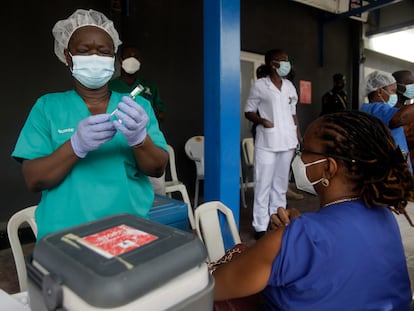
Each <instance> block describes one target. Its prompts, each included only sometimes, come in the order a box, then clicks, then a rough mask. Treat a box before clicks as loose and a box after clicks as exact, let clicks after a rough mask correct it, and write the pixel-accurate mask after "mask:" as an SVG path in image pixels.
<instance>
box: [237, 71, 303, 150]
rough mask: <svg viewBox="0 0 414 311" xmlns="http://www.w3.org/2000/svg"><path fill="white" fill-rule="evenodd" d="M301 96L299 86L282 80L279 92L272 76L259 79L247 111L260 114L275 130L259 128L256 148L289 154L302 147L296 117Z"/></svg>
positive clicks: (254, 85)
mask: <svg viewBox="0 0 414 311" xmlns="http://www.w3.org/2000/svg"><path fill="white" fill-rule="evenodd" d="M297 101H298V94H297V92H296V89H295V86H294V85H293V84H292V82H290V81H289V80H287V79H282V87H281V89H280V90H279V89H278V88H277V87H276V86H275V85H274V84H273V82H272V81H271V80H270V78H269V77H266V78H262V79H259V80H257V81H256V82H255V83H254V84H253V86H252V87H251V89H250V93H249V97H248V98H247V104H246V107H245V109H244V111H245V112H259V114H260V117H261V118H264V119H267V120H269V121H271V122H272V123H273V125H274V127H273V128H264V127H263V125H261V124H259V125H258V126H257V128H256V141H255V146H256V148H261V149H264V150H268V151H275V152H276V151H286V150H289V149H292V148H296V145H297V144H298V139H297V133H296V125H295V122H294V121H293V116H294V115H296V104H297Z"/></svg>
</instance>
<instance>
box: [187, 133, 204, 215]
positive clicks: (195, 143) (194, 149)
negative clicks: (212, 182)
mask: <svg viewBox="0 0 414 311" xmlns="http://www.w3.org/2000/svg"><path fill="white" fill-rule="evenodd" d="M184 149H185V153H186V154H187V156H188V157H189V158H190V159H191V160H193V161H194V163H195V166H196V174H197V176H196V181H195V193H194V209H197V205H198V195H199V184H200V180H204V136H193V137H191V138H189V139H188V140H187V142H186V143H185V146H184Z"/></svg>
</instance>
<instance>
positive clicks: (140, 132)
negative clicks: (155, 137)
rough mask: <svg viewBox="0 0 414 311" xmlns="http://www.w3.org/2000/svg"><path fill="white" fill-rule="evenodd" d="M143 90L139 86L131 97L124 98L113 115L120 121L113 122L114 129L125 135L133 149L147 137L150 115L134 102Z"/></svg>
mask: <svg viewBox="0 0 414 311" xmlns="http://www.w3.org/2000/svg"><path fill="white" fill-rule="evenodd" d="M143 89H144V88H143V87H142V86H141V85H139V86H138V87H137V88H135V89H134V90H133V91H132V92H131V94H130V95H129V96H124V97H122V101H121V102H120V103H119V104H118V108H117V109H115V110H114V112H113V113H111V115H115V116H116V117H117V118H118V121H119V122H118V121H113V124H114V127H115V128H116V129H117V130H118V131H120V132H121V133H122V134H123V135H124V137H125V139H126V140H127V142H128V145H129V146H131V147H133V146H137V145H140V144H142V143H143V142H144V140H145V137H146V136H147V129H146V127H147V123H148V115H147V113H146V112H145V110H144V109H143V108H142V107H141V105H139V104H137V103H136V102H135V101H134V98H135V96H137V95H138V94H139V93H141V92H142V90H143Z"/></svg>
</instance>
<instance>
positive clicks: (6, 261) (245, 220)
mask: <svg viewBox="0 0 414 311" xmlns="http://www.w3.org/2000/svg"><path fill="white" fill-rule="evenodd" d="M298 192H300V191H298ZM300 193H302V194H303V195H304V196H305V198H304V199H303V200H288V206H291V207H296V208H297V209H298V210H300V211H301V212H303V213H305V212H311V211H314V210H316V209H317V208H318V205H319V201H318V198H317V197H315V196H312V195H309V194H306V193H304V192H300ZM246 202H247V208H244V207H241V208H240V237H241V239H242V241H243V242H245V243H247V244H249V245H251V244H252V243H254V242H255V240H254V238H253V234H254V232H253V229H252V227H251V219H252V202H253V189H251V188H249V189H248V190H247V192H246ZM200 203H201V202H200ZM407 210H408V213H409V214H410V216H411V218H412V220H413V221H414V203H409V206H408V208H407ZM396 219H397V221H398V223H399V226H400V229H401V234H402V238H403V243H404V248H405V252H406V257H407V265H408V269H409V273H410V277H411V280H412V281H411V284H412V288H413V289H414V282H413V281H414V228H413V227H410V225H409V223H408V222H407V221H406V219H405V217H404V216H402V215H400V216H396ZM33 246H34V244H33V243H27V244H25V245H24V253H25V254H26V256H28V255H30V254H31V252H32V250H33ZM0 288H1V289H3V290H4V291H6V292H8V293H10V294H13V293H17V292H19V286H18V281H17V275H16V270H15V266H14V260H13V257H12V254H11V251H10V249H4V250H1V251H0ZM0 309H1V308H0Z"/></svg>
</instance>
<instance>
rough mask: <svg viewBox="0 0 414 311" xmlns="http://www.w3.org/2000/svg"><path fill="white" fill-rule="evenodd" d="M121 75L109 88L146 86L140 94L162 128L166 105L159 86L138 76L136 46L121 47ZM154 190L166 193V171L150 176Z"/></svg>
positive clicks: (124, 90)
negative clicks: (150, 107)
mask: <svg viewBox="0 0 414 311" xmlns="http://www.w3.org/2000/svg"><path fill="white" fill-rule="evenodd" d="M119 61H120V62H121V75H120V76H119V77H117V78H115V79H113V80H111V81H110V82H109V88H110V89H111V90H112V91H116V92H119V93H130V92H131V91H132V90H133V89H134V88H136V87H137V86H138V85H139V84H141V85H142V86H143V87H144V91H143V92H142V93H141V94H140V96H142V97H144V98H145V99H147V100H148V101H149V102H150V103H151V106H152V109H153V110H154V113H155V116H156V118H157V120H158V124H159V126H160V128H161V126H162V123H163V121H164V117H165V106H164V103H163V102H162V100H161V98H160V93H159V91H158V87H157V86H156V85H155V84H154V83H152V82H151V81H148V80H145V79H142V78H141V77H139V76H138V71H139V69H140V68H141V53H140V51H139V49H138V48H137V47H135V46H128V45H126V46H124V47H122V48H121V53H120V58H119ZM149 179H150V181H151V184H152V187H153V188H154V192H155V193H157V194H160V195H165V173H164V174H163V175H162V176H161V177H159V178H156V177H149Z"/></svg>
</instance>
